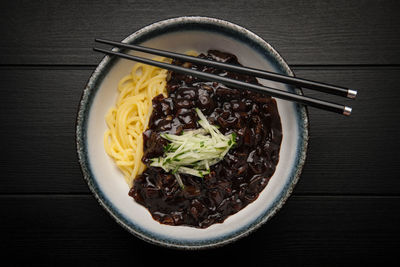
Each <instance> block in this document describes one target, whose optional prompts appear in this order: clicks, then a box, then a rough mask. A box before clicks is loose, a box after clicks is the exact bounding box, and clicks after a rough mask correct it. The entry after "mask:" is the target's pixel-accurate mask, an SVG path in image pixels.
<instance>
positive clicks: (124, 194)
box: [76, 17, 308, 249]
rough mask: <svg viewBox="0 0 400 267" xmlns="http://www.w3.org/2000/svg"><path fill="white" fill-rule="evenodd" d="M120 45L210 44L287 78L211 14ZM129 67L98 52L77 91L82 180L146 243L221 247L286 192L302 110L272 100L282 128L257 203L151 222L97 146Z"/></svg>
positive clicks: (158, 26)
mask: <svg viewBox="0 0 400 267" xmlns="http://www.w3.org/2000/svg"><path fill="white" fill-rule="evenodd" d="M210 40H212V44H210ZM122 42H125V43H129V44H140V45H143V46H146V47H155V48H158V49H162V50H167V51H176V52H179V53H185V51H187V50H189V49H193V50H196V51H199V52H205V51H208V49H210V48H212V49H215V50H219V51H227V52H233V53H234V54H235V55H236V56H237V58H238V61H239V62H241V63H242V64H243V65H245V66H249V67H254V68H259V69H264V70H268V71H272V72H277V73H281V74H285V75H290V76H293V72H292V71H291V70H290V68H289V66H288V65H287V63H286V62H285V61H284V59H283V58H282V57H281V56H280V55H279V54H278V52H277V51H276V50H275V49H274V48H273V47H271V45H270V44H268V43H267V42H266V41H264V40H263V39H261V38H260V37H259V36H257V35H256V34H254V33H252V32H250V31H249V30H247V29H245V28H243V27H240V26H238V25H235V24H233V23H230V22H227V21H223V20H219V19H215V18H206V17H179V18H173V19H168V20H163V21H160V22H156V23H153V24H151V25H149V26H146V27H143V28H141V29H139V30H138V31H136V32H134V33H132V34H131V35H129V36H128V37H126V38H125V39H124V40H123V41H122ZM126 52H128V53H130V54H133V55H138V56H142V55H141V54H140V53H134V52H130V51H126ZM143 56H145V55H143ZM134 66H135V62H133V61H128V60H124V59H120V58H117V57H110V56H106V57H104V58H103V59H102V60H101V62H100V63H99V65H98V66H97V67H96V69H95V70H94V72H93V74H92V75H91V77H90V79H89V81H88V83H87V85H86V87H85V89H84V91H83V94H82V99H81V101H80V105H79V110H78V113H77V124H76V146H77V153H78V157H79V163H80V165H81V170H82V173H83V178H84V180H85V181H86V182H87V184H88V187H89V189H90V190H91V191H92V193H93V195H94V196H95V198H96V200H97V201H98V202H99V204H100V205H101V206H102V207H103V208H104V209H105V211H106V212H107V213H108V214H109V215H110V216H111V217H112V218H113V219H114V220H115V222H116V223H118V224H119V225H121V226H122V227H123V228H124V229H126V230H127V231H128V232H129V233H131V234H133V235H134V236H135V237H138V238H140V239H143V240H145V241H147V242H150V243H152V244H157V245H162V246H166V247H173V248H181V249H205V248H211V247H217V246H222V245H225V244H228V243H231V242H234V241H236V240H238V239H240V238H242V237H244V236H247V235H248V234H250V233H252V232H254V231H255V230H256V229H258V228H259V227H261V226H262V225H263V224H264V223H265V222H267V221H268V220H270V219H271V218H272V217H273V216H274V215H275V214H276V213H277V212H278V211H279V209H280V208H281V207H282V206H283V205H284V203H285V201H286V200H287V199H288V197H289V196H290V194H291V192H292V191H293V189H294V187H295V185H296V183H297V181H298V180H299V177H300V174H301V170H302V167H303V165H304V162H305V158H306V151H307V143H308V115H307V109H306V107H304V106H301V105H298V104H296V103H293V102H289V101H282V100H280V99H276V104H277V107H278V109H279V117H280V123H281V126H282V132H283V133H284V134H283V135H282V141H281V144H280V149H279V162H278V164H277V165H276V169H275V172H274V174H273V176H272V177H271V179H270V180H269V181H268V185H267V186H266V187H265V188H264V189H263V190H262V191H261V192H260V194H259V195H258V197H257V199H256V200H254V201H253V202H252V203H250V204H248V205H247V206H246V207H245V208H243V209H241V210H240V211H239V212H237V213H235V214H233V215H230V216H228V217H227V218H226V219H225V220H224V222H223V223H214V224H212V225H210V226H209V227H207V228H199V227H188V226H185V225H175V226H170V225H167V224H162V223H159V222H158V221H156V220H154V219H153V217H152V216H151V215H150V213H149V211H148V209H146V208H145V207H144V206H143V205H141V204H139V203H137V202H136V201H135V200H134V199H133V198H132V197H131V196H129V195H128V192H129V190H130V188H131V186H129V184H127V183H126V182H125V180H124V178H123V174H122V173H121V171H120V169H119V168H118V166H117V165H116V164H115V161H114V160H113V159H112V158H111V157H110V156H109V155H108V154H107V153H106V152H105V150H104V132H105V131H106V130H107V124H106V123H105V121H104V115H105V114H107V112H108V110H109V109H110V107H112V106H114V105H115V103H116V99H118V91H117V90H116V86H117V85H118V82H119V81H120V80H121V78H122V77H124V76H125V75H126V74H127V73H128V72H129V70H131V69H132V68H133V67H134ZM167 75H168V73H167ZM258 82H259V83H260V84H262V85H265V86H269V87H273V88H277V89H279V90H284V91H288V92H293V93H298V94H301V93H302V92H301V89H299V88H295V87H293V86H289V85H285V84H281V83H276V82H272V81H268V80H264V79H259V80H258ZM165 97H167V95H165ZM149 114H151V112H150V113H149ZM220 129H221V128H220ZM188 131H189V130H188ZM184 132H186V131H184ZM165 156H166V155H163V157H165Z"/></svg>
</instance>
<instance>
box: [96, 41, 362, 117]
mask: <svg viewBox="0 0 400 267" xmlns="http://www.w3.org/2000/svg"><path fill="white" fill-rule="evenodd" d="M95 41H96V42H98V43H103V44H108V45H113V46H116V47H121V48H127V49H131V50H135V51H140V52H145V53H149V54H153V55H158V56H163V57H167V58H172V59H178V60H181V61H184V62H191V63H195V64H199V65H205V66H210V67H214V68H218V69H225V70H229V71H232V72H237V73H242V74H247V75H252V76H255V77H259V78H264V79H268V80H272V81H276V82H281V83H286V84H291V85H295V86H298V87H304V88H308V89H313V90H317V91H320V92H325V93H328V94H334V95H338V96H343V97H347V98H351V99H354V98H355V97H356V95H357V91H355V90H351V89H348V88H344V87H340V86H335V85H330V84H325V83H320V82H316V81H310V80H306V79H301V78H296V77H291V76H286V75H282V74H278V73H273V72H269V71H265V70H260V69H254V68H248V67H243V66H237V65H231V64H226V63H222V62H218V61H212V60H207V59H202V58H198V57H193V56H188V55H184V54H179V53H174V52H169V51H165V50H159V49H154V48H148V47H144V46H139V45H131V44H125V43H119V42H114V41H110V40H104V39H95ZM93 50H94V51H97V52H101V53H104V54H107V55H114V56H118V57H121V58H125V59H129V60H133V61H136V62H140V63H144V64H148V65H152V66H156V67H159V68H163V69H167V70H171V71H175V72H179V73H183V74H189V75H192V76H196V77H198V78H201V79H204V80H207V81H212V82H219V83H222V84H225V85H229V86H232V87H235V88H244V89H250V90H253V91H256V92H259V93H266V94H268V95H270V96H273V97H276V98H280V99H284V100H288V101H293V102H297V103H300V104H303V105H307V106H311V107H315V108H319V109H323V110H327V111H332V112H336V113H339V114H343V115H346V116H349V115H350V114H351V111H352V108H351V107H348V106H344V105H340V104H336V103H332V102H328V101H324V100H320V99H316V98H312V97H307V96H304V95H298V94H295V93H290V92H287V91H283V90H279V89H275V88H271V87H267V86H261V85H256V84H250V83H246V82H242V81H238V80H233V79H229V78H226V77H222V76H219V75H215V74H211V73H207V72H201V71H197V70H193V69H188V68H184V67H180V66H176V65H173V64H169V63H165V62H159V61H155V60H151V59H147V58H142V57H137V56H132V55H128V54H124V53H120V52H115V51H110V50H105V49H101V48H93Z"/></svg>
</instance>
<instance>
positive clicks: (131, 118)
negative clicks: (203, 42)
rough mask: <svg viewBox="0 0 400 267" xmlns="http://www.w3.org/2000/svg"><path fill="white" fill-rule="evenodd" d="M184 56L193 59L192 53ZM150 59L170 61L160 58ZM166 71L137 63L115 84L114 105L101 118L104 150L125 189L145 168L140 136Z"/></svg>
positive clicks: (162, 84) (147, 122) (141, 136)
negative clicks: (113, 164) (102, 118)
mask: <svg viewBox="0 0 400 267" xmlns="http://www.w3.org/2000/svg"><path fill="white" fill-rule="evenodd" d="M186 54H188V55H191V56H197V53H196V52H194V51H188V52H186ZM154 60H158V61H164V62H171V61H170V60H169V59H166V58H163V57H157V58H154ZM166 78H167V70H164V69H160V68H157V67H152V66H149V65H145V64H141V63H137V64H135V65H134V66H133V68H132V70H131V71H130V72H129V74H128V75H126V76H124V77H123V78H122V79H121V80H120V81H119V83H118V88H117V89H118V92H119V94H118V98H117V101H116V103H115V106H114V107H112V108H110V110H109V111H108V113H107V114H106V116H105V120H106V124H107V127H108V129H107V130H106V132H105V133H104V149H105V151H106V153H107V154H108V155H109V156H110V157H111V158H113V159H114V161H115V163H116V165H117V166H118V168H119V169H120V170H121V172H122V173H123V175H124V177H125V180H126V182H127V183H128V185H129V187H132V184H133V180H134V179H135V178H136V177H137V176H138V175H140V174H141V173H142V172H143V171H144V170H145V169H146V165H144V164H143V163H142V157H143V135H142V133H143V132H144V131H145V130H146V129H147V127H148V124H149V120H150V115H151V112H152V99H153V98H154V97H155V96H157V95H159V94H164V96H167V92H166V88H165V87H166V84H167V82H166Z"/></svg>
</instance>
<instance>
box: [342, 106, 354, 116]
mask: <svg viewBox="0 0 400 267" xmlns="http://www.w3.org/2000/svg"><path fill="white" fill-rule="evenodd" d="M352 110H353V109H352V108H351V107H348V106H345V107H344V109H343V115H345V116H350V115H351V112H352Z"/></svg>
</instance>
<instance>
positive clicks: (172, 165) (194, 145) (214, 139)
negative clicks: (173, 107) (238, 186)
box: [150, 108, 236, 188]
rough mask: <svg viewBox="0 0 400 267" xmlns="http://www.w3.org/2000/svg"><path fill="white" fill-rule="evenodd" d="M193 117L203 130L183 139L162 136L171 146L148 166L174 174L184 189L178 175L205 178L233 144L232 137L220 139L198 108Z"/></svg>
mask: <svg viewBox="0 0 400 267" xmlns="http://www.w3.org/2000/svg"><path fill="white" fill-rule="evenodd" d="M196 113H197V115H198V117H199V118H200V121H199V124H200V126H201V127H202V128H200V129H196V130H193V131H186V132H184V133H183V134H182V135H173V134H161V137H162V138H164V139H166V140H168V141H169V142H170V143H168V145H167V146H165V147H164V155H163V157H159V158H153V159H151V164H150V166H153V167H160V168H162V169H164V170H165V171H166V172H171V173H172V174H174V175H175V177H176V180H177V181H178V183H179V185H180V186H181V187H182V188H183V187H184V185H183V183H182V179H181V177H180V175H179V174H189V175H193V176H197V177H204V175H207V174H209V173H210V166H212V165H214V164H216V163H218V162H219V161H220V160H222V159H223V158H224V156H225V155H226V153H228V151H229V149H230V148H231V147H232V146H233V145H234V144H235V142H236V134H235V133H232V134H229V135H223V134H222V133H221V132H220V131H219V130H218V128H217V127H216V126H214V125H211V124H210V123H209V122H208V121H207V118H206V117H205V116H204V114H203V113H202V112H201V111H200V110H199V109H198V108H196Z"/></svg>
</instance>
